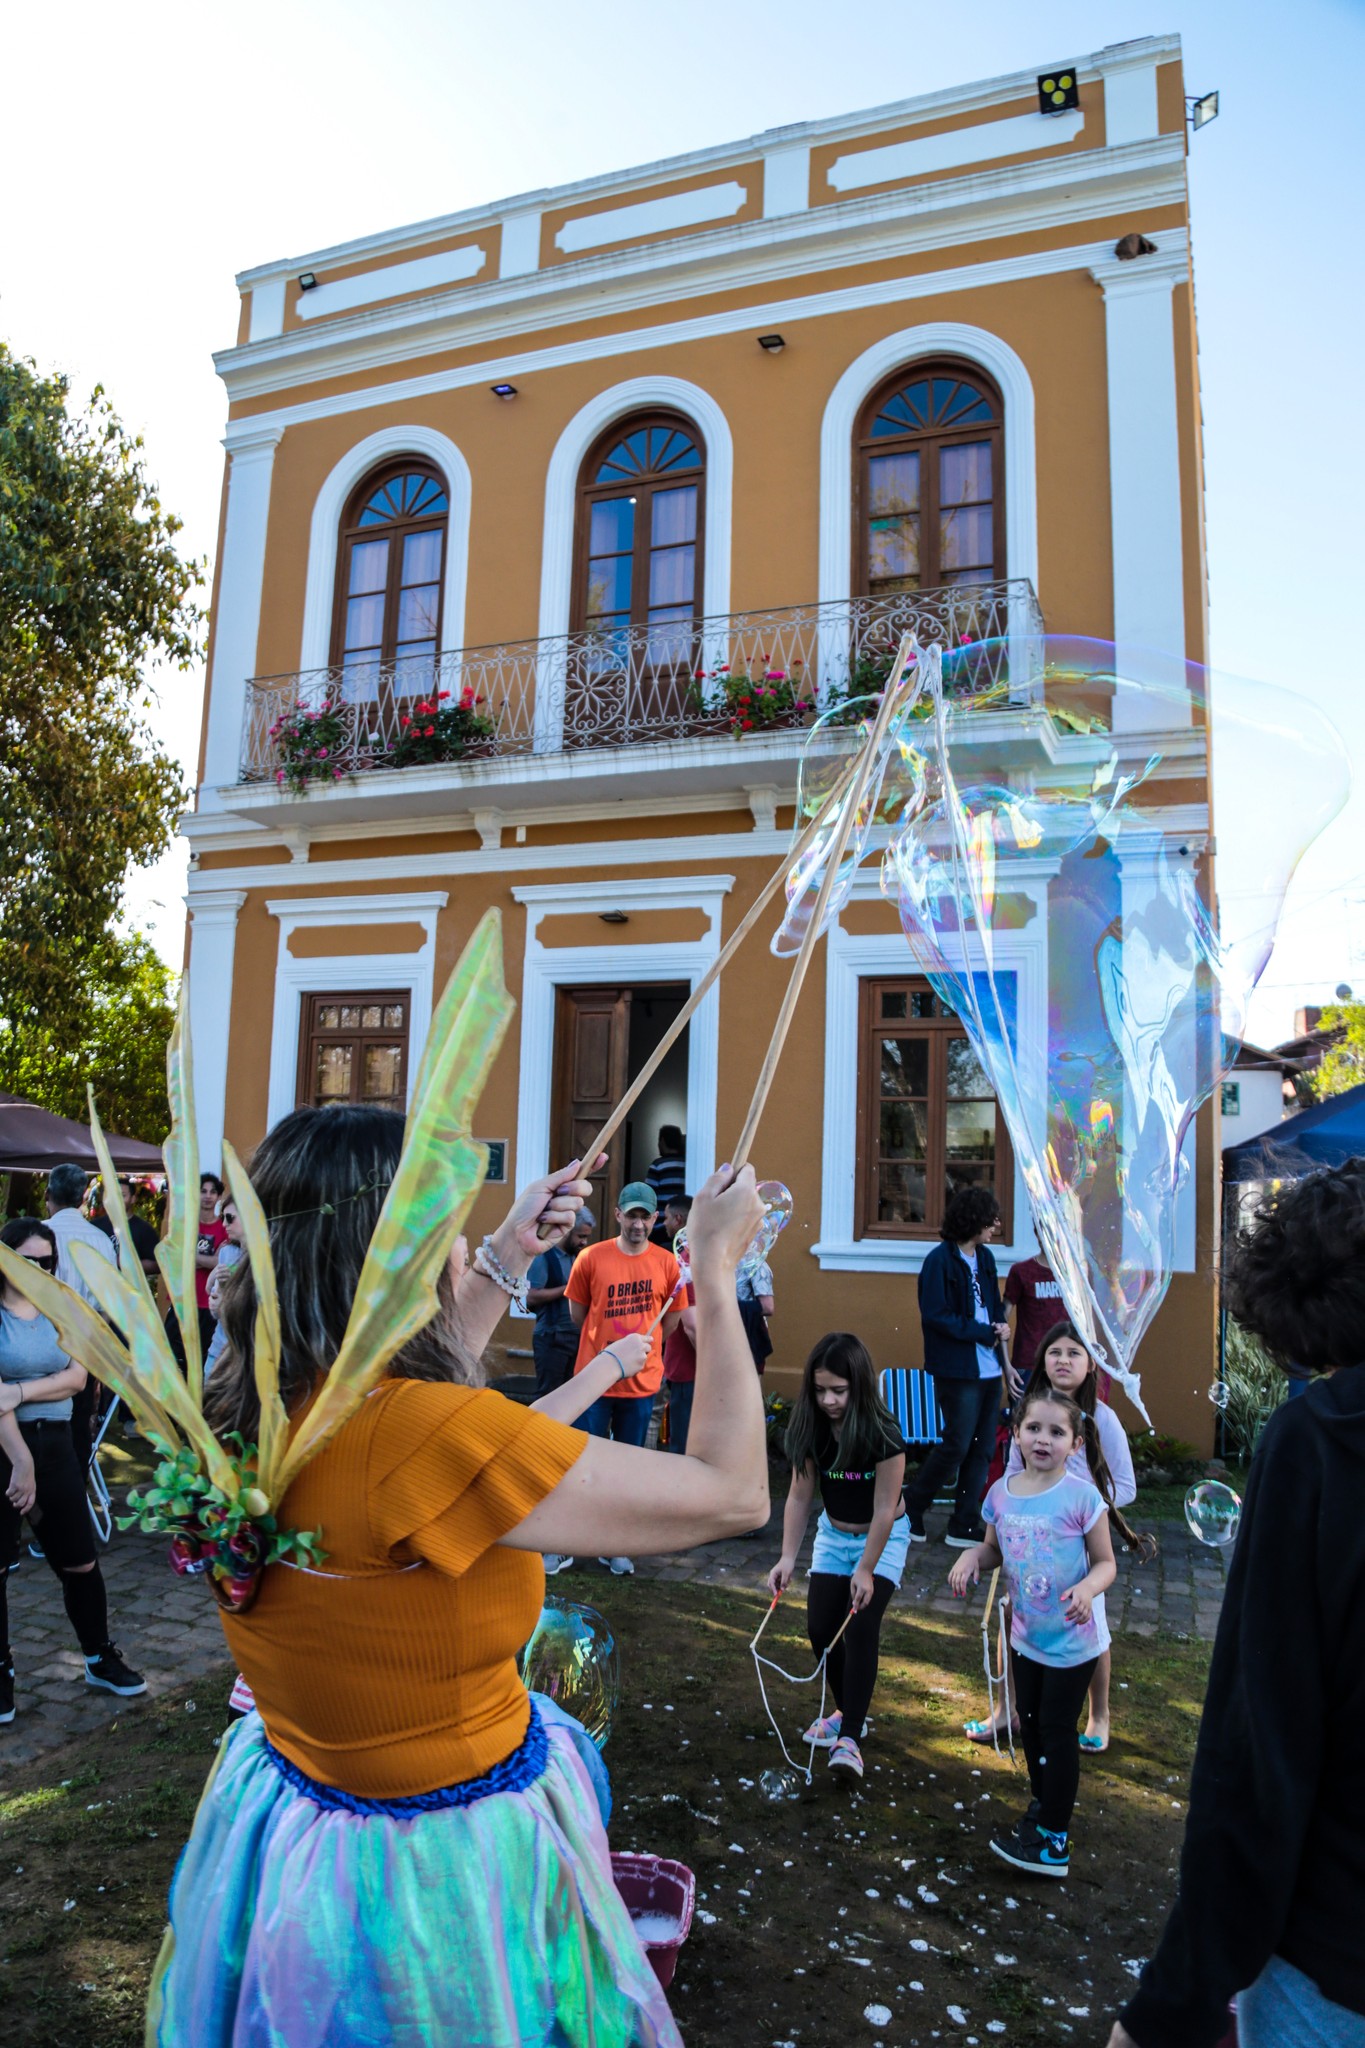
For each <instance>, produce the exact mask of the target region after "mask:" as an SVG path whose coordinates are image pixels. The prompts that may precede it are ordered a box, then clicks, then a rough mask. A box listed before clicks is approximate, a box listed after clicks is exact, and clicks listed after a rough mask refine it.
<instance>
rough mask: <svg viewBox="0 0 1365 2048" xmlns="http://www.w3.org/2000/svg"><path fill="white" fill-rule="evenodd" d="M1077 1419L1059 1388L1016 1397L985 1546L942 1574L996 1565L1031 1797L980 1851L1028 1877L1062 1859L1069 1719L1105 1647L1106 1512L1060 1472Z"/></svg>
mask: <svg viewBox="0 0 1365 2048" xmlns="http://www.w3.org/2000/svg"><path fill="white" fill-rule="evenodd" d="M1084 1426H1085V1425H1084V1421H1083V1418H1082V1415H1081V1411H1080V1409H1079V1408H1078V1407H1077V1406H1076V1403H1075V1402H1074V1401H1072V1400H1070V1399H1068V1398H1067V1397H1066V1396H1065V1395H1064V1394H1058V1393H1054V1392H1053V1391H1052V1389H1051V1388H1041V1389H1036V1390H1035V1391H1034V1392H1033V1393H1026V1394H1025V1395H1024V1397H1023V1399H1022V1400H1021V1401H1020V1403H1019V1408H1018V1412H1017V1414H1016V1416H1015V1420H1014V1436H1015V1441H1016V1442H1017V1443H1018V1445H1019V1449H1020V1453H1021V1455H1022V1458H1023V1470H1022V1471H1021V1472H1018V1473H1016V1474H1014V1475H1012V1476H1007V1477H1006V1478H1004V1479H997V1480H996V1482H995V1485H994V1486H993V1487H992V1488H991V1490H990V1492H989V1493H988V1494H987V1495H986V1499H985V1502H984V1504H983V1506H982V1510H981V1512H982V1514H983V1515H984V1517H985V1520H986V1525H987V1527H986V1540H985V1542H984V1543H982V1544H979V1545H978V1546H977V1547H976V1548H975V1549H973V1550H968V1551H964V1553H963V1555H962V1556H961V1557H960V1558H959V1559H958V1560H957V1563H956V1564H955V1565H954V1566H953V1569H952V1571H951V1572H950V1573H949V1574H948V1583H949V1585H950V1586H951V1587H952V1589H953V1591H954V1592H955V1593H957V1594H963V1593H965V1592H966V1590H967V1588H968V1586H969V1585H975V1584H976V1582H977V1580H978V1579H979V1578H980V1576H981V1573H982V1570H983V1569H984V1570H986V1571H994V1569H995V1567H996V1566H997V1565H1003V1568H1004V1573H1005V1579H1006V1583H1007V1584H1008V1586H1009V1593H1010V1643H1011V1647H1012V1648H1013V1651H1014V1667H1013V1668H1014V1673H1015V1688H1016V1692H1017V1696H1018V1701H1019V1720H1020V1725H1021V1727H1022V1730H1023V1737H1024V1755H1025V1756H1026V1757H1027V1759H1028V1772H1029V1783H1030V1785H1031V1787H1032V1789H1033V1800H1032V1802H1031V1804H1030V1806H1029V1809H1028V1812H1027V1813H1026V1814H1025V1815H1024V1817H1023V1819H1022V1820H1020V1821H1018V1822H1016V1823H1015V1825H1014V1826H1013V1827H1011V1828H1002V1829H1000V1830H999V1831H998V1832H997V1833H996V1834H994V1835H992V1837H991V1848H992V1849H993V1850H994V1852H995V1854H996V1855H997V1856H1000V1857H1002V1858H1003V1859H1004V1861H1005V1862H1006V1863H1010V1864H1013V1865H1014V1867H1015V1869H1016V1870H1026V1871H1029V1872H1030V1873H1032V1874H1033V1875H1035V1876H1038V1877H1065V1876H1066V1873H1067V1871H1068V1870H1069V1868H1070V1865H1071V1846H1070V1831H1071V1813H1072V1809H1073V1807H1074V1806H1075V1804H1076V1787H1077V1785H1078V1784H1079V1782H1080V1768H1081V1765H1080V1751H1079V1749H1078V1747H1077V1743H1076V1717H1077V1715H1078V1714H1079V1712H1080V1708H1081V1702H1082V1701H1083V1700H1084V1698H1085V1695H1086V1691H1087V1689H1088V1687H1089V1684H1090V1680H1091V1677H1092V1675H1093V1673H1094V1669H1095V1664H1096V1661H1097V1659H1098V1658H1099V1656H1100V1654H1101V1652H1102V1651H1104V1650H1107V1649H1108V1647H1109V1629H1108V1626H1107V1624H1106V1622H1105V1618H1104V1601H1103V1598H1102V1595H1103V1593H1104V1590H1105V1588H1106V1587H1107V1586H1112V1585H1113V1583H1114V1546H1113V1544H1112V1542H1111V1541H1110V1537H1109V1511H1108V1509H1107V1508H1106V1506H1105V1503H1104V1500H1103V1498H1102V1496H1101V1494H1100V1492H1099V1489H1098V1488H1097V1487H1096V1486H1095V1485H1094V1483H1093V1482H1092V1481H1091V1480H1090V1479H1088V1478H1087V1479H1081V1478H1078V1476H1077V1475H1076V1473H1074V1472H1073V1471H1071V1470H1069V1469H1068V1461H1069V1459H1070V1458H1071V1455H1072V1453H1073V1451H1075V1450H1076V1449H1077V1448H1078V1446H1079V1444H1080V1441H1081V1435H1082V1431H1083V1429H1084Z"/></svg>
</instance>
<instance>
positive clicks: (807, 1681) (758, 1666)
mask: <svg viewBox="0 0 1365 2048" xmlns="http://www.w3.org/2000/svg"><path fill="white" fill-rule="evenodd" d="M781 1598H782V1595H781V1594H780V1593H774V1594H773V1597H772V1599H771V1600H770V1601H769V1603H768V1611H767V1613H766V1614H765V1615H764V1617H763V1619H762V1621H761V1622H760V1623H759V1624H758V1627H757V1628H756V1629H755V1631H754V1636H753V1641H752V1642H751V1643H750V1644H749V1654H750V1656H751V1657H752V1658H753V1660H754V1676H755V1677H756V1678H757V1680H758V1690H759V1696H760V1698H761V1699H762V1701H763V1711H764V1713H765V1714H766V1715H767V1716H768V1725H769V1726H770V1727H771V1729H772V1731H773V1734H774V1735H775V1736H776V1737H777V1746H778V1748H779V1749H780V1750H781V1752H782V1754H783V1756H784V1757H785V1758H786V1760H787V1762H788V1763H789V1764H790V1765H791V1767H792V1769H793V1770H794V1771H800V1772H801V1773H802V1775H803V1776H804V1777H805V1780H806V1783H807V1784H808V1785H809V1784H810V1783H811V1781H812V1779H813V1777H814V1775H815V1771H814V1766H815V1747H816V1746H815V1743H814V1742H809V1743H808V1744H807V1745H806V1746H807V1748H808V1749H809V1751H810V1755H809V1757H808V1758H807V1760H806V1763H805V1765H804V1766H803V1765H801V1764H799V1763H798V1762H797V1761H796V1758H795V1757H794V1756H793V1755H792V1754H791V1751H790V1750H789V1749H788V1748H787V1745H786V1743H785V1742H784V1741H783V1739H782V1730H781V1729H780V1728H779V1727H778V1725H777V1716H776V1715H775V1714H774V1713H773V1710H772V1707H771V1706H770V1705H769V1702H768V1688H767V1686H766V1685H765V1684H764V1683H763V1666H764V1665H765V1664H766V1665H767V1667H768V1669H769V1671H775V1672H776V1673H777V1675H778V1677H779V1678H785V1679H786V1681H787V1683H788V1685H814V1683H815V1681H816V1679H817V1678H818V1679H819V1681H820V1711H819V1713H818V1714H817V1715H816V1717H815V1718H816V1721H817V1723H818V1722H820V1721H823V1720H824V1718H825V1699H826V1688H827V1686H828V1683H829V1670H828V1664H829V1653H830V1651H831V1650H832V1649H833V1648H834V1645H835V1644H836V1643H837V1642H838V1640H839V1637H840V1636H841V1635H842V1634H843V1632H844V1630H845V1629H846V1628H847V1627H848V1625H849V1623H850V1622H851V1621H852V1619H853V1616H854V1614H855V1612H856V1611H857V1610H856V1609H855V1608H853V1607H850V1608H849V1610H848V1613H847V1614H846V1615H845V1616H844V1618H843V1621H842V1622H841V1623H840V1624H839V1628H838V1630H837V1631H836V1633H835V1634H834V1636H833V1637H832V1638H831V1640H830V1641H829V1642H828V1643H827V1644H826V1645H825V1647H824V1649H823V1650H822V1651H821V1652H820V1660H819V1662H818V1663H817V1665H816V1667H815V1669H814V1671H812V1672H810V1673H809V1674H807V1675H805V1676H801V1677H798V1676H797V1674H796V1673H795V1672H794V1671H785V1670H784V1669H783V1668H782V1666H781V1665H780V1664H777V1663H775V1662H774V1661H773V1659H772V1658H771V1657H761V1656H760V1655H759V1651H758V1643H759V1638H760V1636H761V1635H762V1634H763V1631H764V1629H765V1628H766V1627H767V1626H768V1623H769V1622H770V1621H771V1620H772V1618H773V1615H774V1613H775V1612H776V1611H777V1603H778V1601H779V1600H780V1599H781Z"/></svg>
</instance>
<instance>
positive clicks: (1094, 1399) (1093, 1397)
mask: <svg viewBox="0 0 1365 2048" xmlns="http://www.w3.org/2000/svg"><path fill="white" fill-rule="evenodd" d="M1066 1337H1069V1338H1070V1339H1071V1341H1072V1343H1073V1344H1079V1345H1080V1347H1081V1350H1082V1351H1083V1352H1084V1353H1085V1355H1086V1358H1087V1360H1088V1361H1089V1365H1090V1370H1089V1372H1087V1374H1086V1376H1085V1378H1084V1379H1083V1380H1082V1381H1081V1384H1080V1386H1079V1388H1078V1389H1077V1391H1076V1392H1075V1393H1074V1394H1061V1393H1059V1392H1058V1391H1057V1389H1056V1387H1054V1386H1053V1384H1052V1382H1051V1380H1050V1379H1049V1378H1048V1376H1047V1354H1048V1352H1049V1351H1050V1350H1051V1349H1052V1347H1053V1345H1054V1344H1060V1343H1061V1342H1062V1340H1063V1338H1066ZM1043 1393H1046V1394H1050V1395H1051V1396H1052V1398H1053V1399H1054V1400H1055V1401H1060V1402H1063V1403H1065V1404H1066V1405H1067V1406H1069V1407H1073V1408H1074V1409H1075V1411H1076V1414H1077V1416H1078V1417H1079V1418H1080V1421H1079V1427H1078V1429H1077V1432H1076V1433H1077V1435H1078V1437H1079V1438H1080V1441H1081V1443H1082V1445H1083V1446H1084V1449H1085V1462H1086V1464H1087V1465H1088V1466H1089V1467H1090V1477H1091V1478H1092V1479H1093V1480H1094V1482H1095V1485H1096V1487H1097V1488H1098V1490H1099V1496H1100V1499H1101V1500H1102V1501H1103V1502H1104V1504H1105V1506H1106V1507H1107V1508H1108V1510H1109V1520H1110V1522H1111V1524H1112V1525H1113V1527H1114V1528H1115V1529H1116V1530H1117V1531H1118V1534H1119V1537H1120V1539H1121V1540H1122V1542H1123V1543H1124V1544H1125V1546H1126V1547H1127V1548H1128V1549H1129V1550H1132V1551H1135V1552H1136V1553H1137V1555H1138V1556H1139V1557H1141V1558H1142V1559H1144V1561H1145V1560H1146V1559H1147V1558H1151V1557H1155V1556H1156V1538H1155V1536H1153V1535H1151V1534H1149V1533H1148V1532H1146V1531H1144V1532H1143V1533H1141V1534H1139V1533H1138V1531H1137V1530H1136V1529H1134V1528H1132V1527H1131V1526H1130V1524H1129V1523H1128V1521H1127V1520H1126V1519H1125V1517H1124V1515H1123V1514H1122V1513H1121V1511H1120V1510H1119V1508H1118V1507H1117V1506H1116V1505H1115V1503H1114V1475H1113V1473H1112V1472H1111V1471H1110V1470H1109V1460H1108V1459H1107V1458H1106V1457H1105V1455H1104V1452H1103V1451H1102V1450H1101V1449H1100V1430H1099V1424H1098V1423H1097V1422H1096V1420H1095V1410H1096V1408H1097V1407H1098V1405H1099V1398H1100V1389H1099V1368H1098V1366H1097V1365H1096V1363H1095V1354H1094V1352H1093V1351H1092V1350H1091V1349H1090V1346H1089V1345H1088V1344H1087V1343H1086V1341H1085V1339H1084V1337H1083V1336H1082V1335H1081V1333H1080V1331H1079V1330H1078V1329H1077V1328H1076V1325H1075V1324H1074V1323H1073V1322H1068V1321H1063V1322H1060V1323H1054V1324H1053V1326H1052V1328H1051V1329H1050V1330H1049V1331H1048V1333H1047V1335H1046V1336H1045V1337H1044V1338H1043V1340H1042V1342H1041V1343H1040V1344H1039V1346H1038V1350H1037V1353H1036V1355H1035V1357H1034V1361H1033V1371H1032V1372H1031V1373H1030V1374H1029V1377H1028V1384H1027V1386H1026V1387H1025V1388H1024V1393H1023V1398H1022V1400H1021V1402H1020V1404H1019V1413H1020V1415H1021V1416H1022V1415H1023V1412H1024V1409H1025V1408H1026V1407H1027V1405H1028V1400H1029V1396H1030V1395H1031V1394H1043Z"/></svg>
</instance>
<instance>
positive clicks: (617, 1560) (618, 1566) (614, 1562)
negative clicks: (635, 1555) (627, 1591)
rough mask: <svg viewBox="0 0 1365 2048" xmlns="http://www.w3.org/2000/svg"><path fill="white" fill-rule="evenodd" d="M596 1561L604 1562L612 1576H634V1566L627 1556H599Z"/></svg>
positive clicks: (624, 1577)
mask: <svg viewBox="0 0 1365 2048" xmlns="http://www.w3.org/2000/svg"><path fill="white" fill-rule="evenodd" d="M597 1562H598V1563H599V1564H604V1565H605V1566H606V1568H607V1570H608V1571H609V1572H610V1573H611V1575H612V1577H613V1578H616V1579H629V1578H633V1577H634V1576H635V1566H634V1565H633V1564H632V1563H631V1561H630V1559H629V1558H628V1557H599V1558H598V1560H597Z"/></svg>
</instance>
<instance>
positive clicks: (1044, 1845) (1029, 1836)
mask: <svg viewBox="0 0 1365 2048" xmlns="http://www.w3.org/2000/svg"><path fill="white" fill-rule="evenodd" d="M991 1848H992V1849H993V1850H994V1852H995V1854H996V1855H997V1856H999V1857H1000V1858H1001V1859H1002V1861H1004V1862H1006V1863H1009V1864H1011V1865H1012V1866H1013V1867H1014V1869H1015V1870H1026V1871H1028V1872H1029V1874H1030V1876H1032V1877H1065V1876H1066V1874H1067V1872H1068V1871H1069V1870H1070V1868H1071V1845H1070V1843H1069V1841H1068V1839H1067V1837H1066V1836H1065V1835H1064V1834H1063V1835H1054V1834H1051V1833H1049V1831H1048V1830H1047V1829H1046V1828H1040V1827H1039V1825H1038V1823H1037V1821H1036V1820H1021V1821H1016V1822H1015V1824H1014V1826H1013V1827H1012V1828H1000V1829H998V1830H997V1832H996V1833H995V1834H993V1835H992V1836H991Z"/></svg>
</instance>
